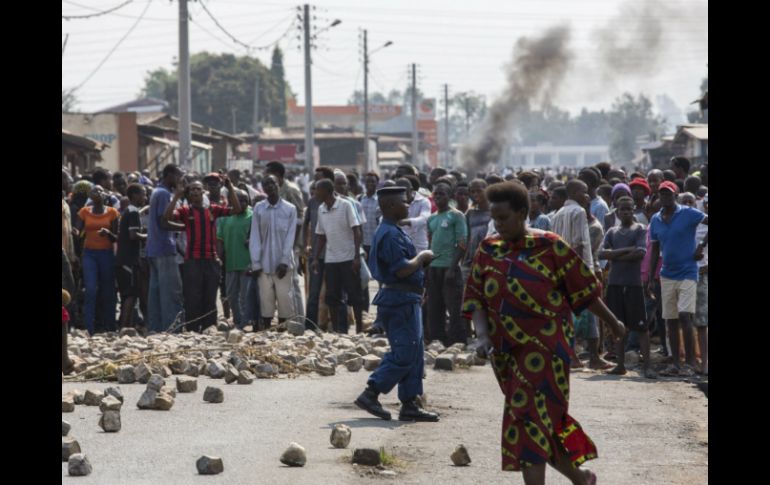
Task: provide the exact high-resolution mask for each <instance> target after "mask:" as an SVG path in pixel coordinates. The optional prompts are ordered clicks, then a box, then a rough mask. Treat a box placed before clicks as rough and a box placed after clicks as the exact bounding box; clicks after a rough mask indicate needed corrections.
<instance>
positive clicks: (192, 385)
mask: <svg viewBox="0 0 770 485" xmlns="http://www.w3.org/2000/svg"><path fill="white" fill-rule="evenodd" d="M176 390H177V391H179V392H195V391H197V390H198V379H196V378H195V377H189V376H177V378H176Z"/></svg>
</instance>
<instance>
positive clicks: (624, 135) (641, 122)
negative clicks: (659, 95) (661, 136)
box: [610, 93, 663, 163]
mask: <svg viewBox="0 0 770 485" xmlns="http://www.w3.org/2000/svg"><path fill="white" fill-rule="evenodd" d="M610 121H611V123H612V124H611V139H610V158H611V159H612V161H613V162H616V163H626V162H630V161H631V160H633V159H634V157H635V156H636V151H637V143H636V139H637V137H638V136H642V135H650V134H658V133H659V131H660V128H661V127H662V125H663V120H662V119H660V118H656V117H654V116H653V114H652V102H650V100H649V99H647V98H646V97H645V96H643V95H639V97H638V98H637V99H634V97H633V95H631V93H624V94H623V95H621V96H620V97H619V98H617V99H616V100H615V101H614V102H613V104H612V111H610Z"/></svg>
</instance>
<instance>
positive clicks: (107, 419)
mask: <svg viewBox="0 0 770 485" xmlns="http://www.w3.org/2000/svg"><path fill="white" fill-rule="evenodd" d="M99 427H100V428H102V429H103V430H104V431H105V432H106V433H115V432H117V431H120V411H104V412H103V413H102V415H101V417H99Z"/></svg>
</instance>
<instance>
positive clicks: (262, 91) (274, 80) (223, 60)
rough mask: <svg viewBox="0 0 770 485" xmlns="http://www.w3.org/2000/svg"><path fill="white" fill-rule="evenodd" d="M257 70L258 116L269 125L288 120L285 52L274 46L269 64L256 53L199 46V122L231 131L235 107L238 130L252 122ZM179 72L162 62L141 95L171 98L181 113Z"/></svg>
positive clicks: (193, 69) (195, 93)
mask: <svg viewBox="0 0 770 485" xmlns="http://www.w3.org/2000/svg"><path fill="white" fill-rule="evenodd" d="M257 76H259V121H260V123H262V124H265V125H271V126H285V125H286V95H287V92H290V90H289V87H288V83H287V82H286V80H285V78H284V76H283V55H282V54H281V52H280V50H278V49H276V51H274V52H273V62H272V66H271V68H270V69H268V68H267V67H265V66H264V65H263V64H262V63H261V62H260V61H259V60H258V59H254V58H252V57H248V56H239V57H236V56H234V55H232V54H210V53H208V52H200V53H197V54H194V55H192V56H190V97H191V101H192V119H193V122H195V123H200V124H203V125H207V126H211V127H213V128H216V129H218V130H222V131H227V132H230V131H232V127H233V118H232V116H233V108H235V117H236V132H244V131H245V132H250V131H251V128H252V118H253V107H254V88H255V83H256V80H257ZM177 89H178V84H177V73H176V72H169V71H167V70H166V69H163V68H160V69H156V70H154V71H150V72H148V74H147V76H146V77H145V85H144V88H143V89H142V93H141V94H142V96H150V97H156V98H160V99H165V100H166V101H168V103H169V105H170V107H171V111H172V113H175V114H176V113H178V108H179V106H178V102H179V100H178V95H177V93H178V90H177Z"/></svg>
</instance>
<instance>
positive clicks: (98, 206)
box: [77, 185, 120, 335]
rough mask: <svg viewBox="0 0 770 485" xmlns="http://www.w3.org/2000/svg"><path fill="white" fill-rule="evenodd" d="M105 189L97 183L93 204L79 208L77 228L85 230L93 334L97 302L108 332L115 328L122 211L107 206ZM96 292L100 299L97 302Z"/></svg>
mask: <svg viewBox="0 0 770 485" xmlns="http://www.w3.org/2000/svg"><path fill="white" fill-rule="evenodd" d="M104 195H105V193H104V189H103V188H102V187H101V186H99V185H94V187H93V188H92V189H91V193H90V197H91V201H92V202H93V205H91V206H86V207H83V208H82V209H80V210H79V211H78V217H79V220H78V223H77V226H78V230H79V231H80V232H81V233H85V244H84V246H83V256H82V265H83V282H84V286H85V287H86V305H85V312H84V319H85V324H86V328H87V329H88V332H89V333H90V334H91V335H93V333H94V317H95V314H96V305H97V303H98V304H99V307H100V308H101V317H102V322H103V323H104V328H105V329H106V330H107V331H114V330H115V252H114V249H113V248H114V244H115V241H117V239H118V238H117V233H118V218H119V217H120V214H119V213H118V211H117V210H116V209H114V208H112V207H108V206H105V205H104ZM97 294H98V295H99V301H98V302H97Z"/></svg>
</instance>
